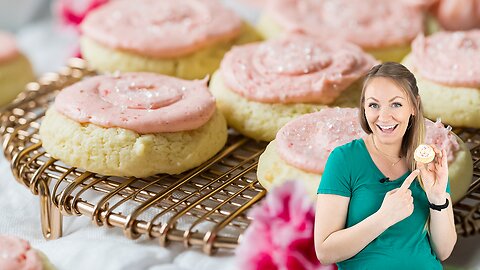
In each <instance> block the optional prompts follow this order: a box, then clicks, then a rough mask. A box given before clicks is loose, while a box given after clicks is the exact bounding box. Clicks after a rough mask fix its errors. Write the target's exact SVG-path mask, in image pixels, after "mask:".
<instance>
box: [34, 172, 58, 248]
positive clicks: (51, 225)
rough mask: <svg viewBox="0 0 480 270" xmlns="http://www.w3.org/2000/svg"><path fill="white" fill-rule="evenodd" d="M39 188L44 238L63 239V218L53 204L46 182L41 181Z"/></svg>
mask: <svg viewBox="0 0 480 270" xmlns="http://www.w3.org/2000/svg"><path fill="white" fill-rule="evenodd" d="M38 186H39V195H40V220H41V222H42V233H43V237H45V239H47V240H53V239H58V238H60V237H62V226H63V216H62V214H61V213H60V210H59V209H58V208H57V207H56V206H55V205H54V204H53V202H52V197H51V196H50V190H49V189H48V185H47V184H46V183H45V181H41V182H40V183H39V185H38Z"/></svg>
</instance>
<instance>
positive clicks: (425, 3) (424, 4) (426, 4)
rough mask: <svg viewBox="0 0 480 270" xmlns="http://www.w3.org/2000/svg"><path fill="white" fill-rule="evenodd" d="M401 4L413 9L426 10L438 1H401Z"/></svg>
mask: <svg viewBox="0 0 480 270" xmlns="http://www.w3.org/2000/svg"><path fill="white" fill-rule="evenodd" d="M401 2H402V3H404V4H405V5H408V6H411V7H415V8H421V9H424V10H426V9H428V8H430V7H431V6H432V5H434V4H435V3H437V2H438V0H401Z"/></svg>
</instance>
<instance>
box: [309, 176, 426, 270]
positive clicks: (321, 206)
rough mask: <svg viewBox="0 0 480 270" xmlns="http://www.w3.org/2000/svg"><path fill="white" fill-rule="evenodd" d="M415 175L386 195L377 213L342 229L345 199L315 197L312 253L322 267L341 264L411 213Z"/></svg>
mask: <svg viewBox="0 0 480 270" xmlns="http://www.w3.org/2000/svg"><path fill="white" fill-rule="evenodd" d="M418 173H419V171H418V170H415V171H413V172H412V173H411V174H410V175H409V176H408V177H407V178H406V179H405V181H404V182H403V184H402V186H401V187H399V188H397V189H394V190H392V191H389V192H387V194H385V197H384V199H383V202H382V205H381V206H380V209H379V210H378V211H377V212H375V213H374V214H372V215H371V216H369V217H367V218H366V219H364V220H362V221H361V222H359V223H357V224H355V225H354V226H352V227H349V228H346V229H345V222H346V220H347V212H348V204H349V203H350V198H349V197H342V196H339V195H331V194H319V195H317V206H316V212H315V230H314V241H315V252H316V253H317V257H318V259H319V260H320V262H321V263H322V264H330V263H335V262H339V261H344V260H346V259H348V258H351V257H353V256H355V255H356V254H357V253H358V252H360V251H361V250H362V249H363V248H365V247H366V246H367V245H368V244H369V243H370V242H372V241H373V240H374V239H375V238H377V237H378V236H379V235H380V234H381V233H383V232H384V231H385V230H386V229H388V228H389V227H390V226H392V225H394V224H396V223H397V222H400V221H401V220H403V219H405V218H407V217H408V216H410V215H411V214H412V213H413V197H412V192H411V190H410V189H409V187H410V185H411V184H412V182H413V180H414V179H415V177H417V175H418Z"/></svg>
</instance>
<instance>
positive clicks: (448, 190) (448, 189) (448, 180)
mask: <svg viewBox="0 0 480 270" xmlns="http://www.w3.org/2000/svg"><path fill="white" fill-rule="evenodd" d="M447 193H448V194H450V195H452V193H451V192H450V177H448V179H447Z"/></svg>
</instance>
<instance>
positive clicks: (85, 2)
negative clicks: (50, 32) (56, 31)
mask: <svg viewBox="0 0 480 270" xmlns="http://www.w3.org/2000/svg"><path fill="white" fill-rule="evenodd" d="M107 2H108V0H58V1H57V2H56V4H55V14H56V15H57V17H58V18H59V19H60V21H61V23H62V24H64V25H66V26H73V27H74V28H75V29H77V31H78V27H79V25H80V23H82V21H83V19H85V17H86V16H87V14H88V13H89V12H91V11H92V10H94V9H96V8H97V7H99V6H101V5H103V4H105V3H107Z"/></svg>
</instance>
